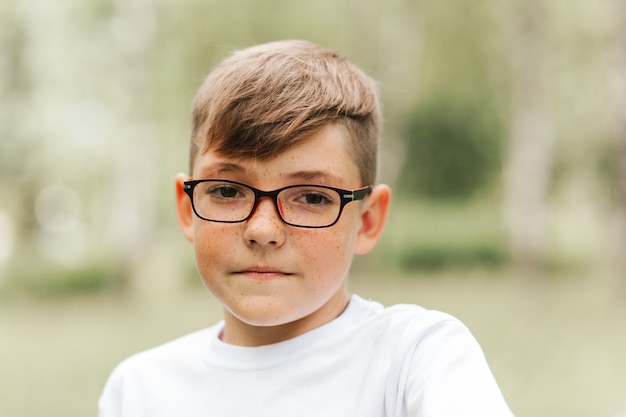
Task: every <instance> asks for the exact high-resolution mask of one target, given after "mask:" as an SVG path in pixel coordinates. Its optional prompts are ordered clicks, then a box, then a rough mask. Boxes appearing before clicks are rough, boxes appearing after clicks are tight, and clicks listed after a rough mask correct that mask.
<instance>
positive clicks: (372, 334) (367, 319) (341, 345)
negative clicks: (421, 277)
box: [99, 296, 512, 417]
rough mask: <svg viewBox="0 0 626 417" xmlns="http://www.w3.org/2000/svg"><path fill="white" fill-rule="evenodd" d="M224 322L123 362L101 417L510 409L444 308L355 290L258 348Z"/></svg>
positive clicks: (299, 416)
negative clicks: (376, 298) (313, 325)
mask: <svg viewBox="0 0 626 417" xmlns="http://www.w3.org/2000/svg"><path fill="white" fill-rule="evenodd" d="M222 326H223V323H219V324H218V325H216V326H213V327H210V328H208V329H204V330H200V331H198V332H195V333H192V334H189V335H187V336H184V337H182V338H180V339H177V340H175V341H172V342H170V343H167V344H165V345H162V346H159V347H156V348H154V349H151V350H148V351H145V352H142V353H139V354H137V355H135V356H132V357H131V358H129V359H127V360H126V361H124V362H122V363H121V364H120V365H119V366H118V367H117V368H116V369H115V370H114V371H113V373H112V375H111V377H110V378H109V381H108V382H107V385H106V387H105V389H104V392H103V393H102V396H101V398H100V402H99V409H100V414H99V415H100V417H143V416H145V417H160V416H167V417H199V416H202V417H209V416H220V417H221V416H224V417H237V416H245V417H264V416H267V417H280V416H289V417H306V416H317V417H332V416H337V417H347V416H358V417H369V416H372V417H382V416H385V415H386V411H385V410H386V409H388V410H394V411H393V413H395V415H397V416H412V417H413V416H414V417H468V416H476V417H509V416H512V414H511V412H510V411H509V408H508V407H507V405H506V403H505V401H504V399H503V398H502V394H501V393H500V390H499V388H498V386H497V384H496V382H495V381H494V378H493V376H492V374H491V371H490V370H489V367H488V366H487V363H486V361H485V358H484V355H483V353H482V350H481V349H480V347H479V346H478V343H477V342H476V340H475V339H474V337H473V336H472V335H471V333H470V332H469V331H468V330H467V328H466V327H465V326H464V325H463V324H462V323H460V322H459V321H458V320H456V319H455V318H453V317H451V316H449V315H447V314H444V313H440V312H436V311H429V310H425V309H423V308H421V307H418V306H409V305H397V306H393V307H389V308H384V307H383V306H382V305H380V304H378V303H376V302H373V301H365V300H363V299H361V298H360V297H358V296H352V299H351V301H350V304H349V305H348V308H347V309H346V311H344V313H343V314H342V315H341V316H339V317H338V318H337V319H335V320H333V321H332V322H330V323H328V324H326V325H324V326H322V327H319V328H317V329H314V330H312V331H310V332H308V333H305V334H303V335H301V336H298V337H296V338H294V339H291V340H287V341H285V342H281V343H277V344H273V345H267V346H261V347H240V346H234V345H228V344H226V343H223V342H221V341H220V340H219V338H218V335H219V332H220V330H221V328H222ZM390 369H392V370H391V371H390ZM393 369H395V370H393ZM386 392H391V393H392V394H391V395H392V396H394V398H390V399H388V401H387V402H388V404H387V405H386V404H385V396H386V395H385V393H386ZM391 403H393V404H391ZM388 417H391V416H388Z"/></svg>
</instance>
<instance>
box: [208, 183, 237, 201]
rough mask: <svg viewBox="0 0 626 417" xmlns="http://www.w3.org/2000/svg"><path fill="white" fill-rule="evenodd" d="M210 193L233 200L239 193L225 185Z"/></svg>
mask: <svg viewBox="0 0 626 417" xmlns="http://www.w3.org/2000/svg"><path fill="white" fill-rule="evenodd" d="M212 193H213V194H215V195H217V196H219V197H223V198H233V197H237V194H238V193H239V191H238V190H237V189H236V188H235V187H229V186H226V185H223V186H220V187H215V188H214V189H213V190H212Z"/></svg>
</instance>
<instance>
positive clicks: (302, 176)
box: [287, 170, 343, 184]
mask: <svg viewBox="0 0 626 417" xmlns="http://www.w3.org/2000/svg"><path fill="white" fill-rule="evenodd" d="M287 178H289V179H294V180H295V179H298V180H306V181H312V180H316V181H324V182H327V183H338V184H342V183H343V181H342V179H341V177H340V176H339V175H335V174H332V173H330V172H327V171H318V170H313V171H297V172H292V173H290V174H288V175H287Z"/></svg>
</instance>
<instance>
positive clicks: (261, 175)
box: [177, 126, 389, 345]
mask: <svg viewBox="0 0 626 417" xmlns="http://www.w3.org/2000/svg"><path fill="white" fill-rule="evenodd" d="M346 141H347V137H346V133H345V131H344V130H342V129H341V128H340V127H336V126H328V127H325V128H324V129H322V130H321V131H319V132H317V133H316V134H315V135H313V136H312V137H311V138H309V139H307V140H306V141H304V142H301V143H300V144H298V145H296V146H295V147H293V148H291V149H289V150H287V151H286V152H284V153H281V154H279V155H277V156H276V157H274V158H271V159H268V160H263V161H259V160H249V159H245V160H241V159H232V158H227V157H224V156H221V155H219V154H216V153H215V152H213V151H211V150H209V151H207V152H205V153H204V154H201V155H198V156H197V158H196V160H195V163H194V172H193V173H192V176H193V178H194V179H207V178H215V179H227V180H233V181H238V182H241V183H245V184H248V185H250V186H252V187H256V188H258V189H261V190H266V191H267V190H275V189H278V188H282V187H285V186H289V185H294V184H315V185H327V186H331V187H336V188H343V189H346V190H355V189H358V188H361V187H362V185H363V184H361V183H360V175H359V170H358V168H357V166H356V165H355V163H354V161H353V159H352V158H351V157H350V155H348V153H347V146H346ZM186 179H187V178H185V176H184V175H182V174H181V175H179V176H178V177H177V209H178V216H179V221H180V223H181V226H182V229H183V232H184V234H185V236H186V237H187V239H189V240H190V241H192V242H193V244H194V248H195V254H196V261H197V265H198V270H199V272H200V275H201V277H202V279H203V281H204V283H205V285H206V286H207V288H208V289H209V290H210V291H211V293H213V295H214V296H215V297H216V298H217V299H218V300H219V301H220V302H221V303H222V305H223V306H224V308H225V310H224V311H225V329H224V334H223V335H222V337H223V339H224V341H226V342H229V343H233V344H241V345H260V344H268V343H275V342H278V341H281V340H286V339H289V338H291V337H294V336H297V335H298V334H301V333H304V332H306V331H308V330H310V329H313V328H315V327H318V326H320V325H322V324H324V323H327V322H329V321H331V320H332V319H334V318H335V317H336V316H337V315H339V314H340V313H341V311H342V310H343V309H344V308H345V306H346V305H347V302H348V300H349V295H348V294H347V292H346V289H345V278H346V276H347V273H348V269H349V267H350V263H351V260H352V256H353V254H354V253H365V252H367V251H369V250H370V249H371V247H373V245H374V243H375V241H376V240H377V239H378V237H379V235H380V232H381V231H382V224H384V218H385V214H386V210H387V206H388V202H389V190H388V189H387V188H386V187H385V186H378V187H375V188H374V191H373V192H372V194H371V195H370V196H369V197H367V198H366V200H365V201H358V202H352V203H350V204H348V205H346V206H345V208H344V210H343V213H342V214H341V218H340V219H339V221H338V222H337V223H336V224H335V225H334V226H331V227H328V228H321V229H307V228H298V227H293V226H289V225H287V224H285V223H284V222H283V221H282V220H281V218H280V216H279V214H278V213H277V212H276V208H275V205H274V202H273V201H272V200H271V199H270V198H262V199H261V200H260V201H259V202H258V205H257V207H256V209H255V211H254V212H253V214H252V216H251V217H250V218H249V219H248V220H246V221H244V222H241V223H216V222H210V221H206V220H202V219H200V218H198V217H197V216H195V215H193V212H192V209H191V204H190V202H189V199H188V198H187V196H186V195H185V194H184V192H183V190H182V183H183V181H185V180H186ZM381 199H382V200H381ZM381 204H382V205H381Z"/></svg>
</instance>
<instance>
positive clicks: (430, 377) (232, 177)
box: [99, 41, 511, 417]
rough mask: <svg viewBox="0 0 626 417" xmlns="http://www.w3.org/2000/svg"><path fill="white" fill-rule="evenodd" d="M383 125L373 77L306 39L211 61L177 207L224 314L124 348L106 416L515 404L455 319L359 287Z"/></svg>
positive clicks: (376, 226)
mask: <svg viewBox="0 0 626 417" xmlns="http://www.w3.org/2000/svg"><path fill="white" fill-rule="evenodd" d="M380 123H381V117H380V109H379V104H378V98H377V93H376V86H375V83H374V82H373V81H372V80H371V79H370V78H369V77H368V76H366V75H365V74H364V73H363V72H362V71H361V70H359V69H358V68H357V67H356V66H354V65H353V64H352V63H350V62H349V61H347V60H346V59H345V58H343V57H341V56H339V55H338V54H337V53H335V52H333V51H330V50H327V49H324V48H322V47H320V46H317V45H315V44H312V43H309V42H305V41H284V42H275V43H269V44H265V45H259V46H256V47H252V48H249V49H246V50H242V51H239V52H236V53H234V54H233V55H231V56H230V57H229V58H227V59H226V60H225V61H223V62H222V63H221V64H220V65H218V66H217V67H216V68H215V69H214V71H213V72H212V73H211V74H210V75H209V76H208V78H207V79H206V80H205V82H204V84H203V85H202V86H201V87H200V90H199V91H198V93H197V95H196V98H195V100H194V108H193V129H192V135H191V155H190V177H187V176H185V175H182V174H179V175H178V176H177V178H176V204H177V213H178V220H179V223H180V225H181V228H182V231H183V234H184V235H185V237H186V238H187V239H188V240H189V241H190V242H192V243H193V246H194V248H195V254H196V261H197V266H198V270H199V272H200V275H201V277H202V280H203V281H204V283H205V285H206V286H207V288H208V289H209V290H210V292H211V293H212V294H213V295H214V296H215V297H216V299H217V300H218V301H219V302H220V303H221V304H222V305H223V307H224V319H223V321H222V322H220V323H218V324H217V325H215V326H213V327H210V328H208V329H204V330H200V331H198V332H196V333H192V334H190V335H187V336H184V337H182V338H180V339H178V340H175V341H173V342H170V343H168V344H165V345H163V346H160V347H157V348H154V349H152V350H149V351H146V352H143V353H140V354H138V355H135V356H134V357H131V358H130V359H128V360H126V361H125V362H123V363H122V364H121V365H120V366H118V367H117V368H116V370H115V371H114V372H113V374H112V375H111V377H110V379H109V381H108V383H107V385H106V387H105V390H104V392H103V394H102V397H101V399H100V403H99V406H100V416H101V417H113V416H115V417H118V416H124V417H141V416H149V417H158V416H170V417H173V416H176V417H183V416H185V417H195V416H229V417H232V416H248V417H252V416H254V417H258V416H268V417H278V416H293V417H304V416H319V417H331V416H341V417H346V416H358V417H369V416H372V417H374V416H376V417H382V416H388V417H390V416H423V417H460V416H477V417H478V416H480V417H496V416H498V417H504V416H511V413H510V411H509V409H508V407H507V405H506V403H505V401H504V400H503V398H502V395H501V393H500V390H499V389H498V386H497V384H496V383H495V381H494V379H493V377H492V374H491V372H490V370H489V368H488V366H487V364H486V362H485V359H484V356H483V354H482V351H481V349H480V347H479V346H478V344H477V343H476V341H475V339H474V338H473V336H472V335H471V334H470V333H469V331H468V330H467V329H466V328H465V327H464V326H463V325H462V324H461V323H460V322H459V321H457V320H456V319H454V318H452V317H450V316H448V315H445V314H443V313H439V312H432V311H427V310H424V309H423V308H421V307H418V306H405V305H399V306H394V307H390V308H384V307H383V306H381V305H380V304H378V303H375V302H373V301H365V300H363V299H362V298H359V297H358V296H356V295H350V294H348V292H347V289H346V279H347V278H346V277H347V275H348V269H349V267H350V263H351V260H352V256H353V254H365V253H367V252H368V251H370V250H371V249H372V248H373V246H374V245H375V244H376V242H377V241H378V239H379V237H380V235H381V233H382V231H383V227H384V224H385V219H386V216H387V211H388V208H389V202H390V190H389V188H388V187H387V186H385V185H375V179H376V178H375V177H376V158H377V156H376V154H377V146H378V138H379V133H380Z"/></svg>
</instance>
